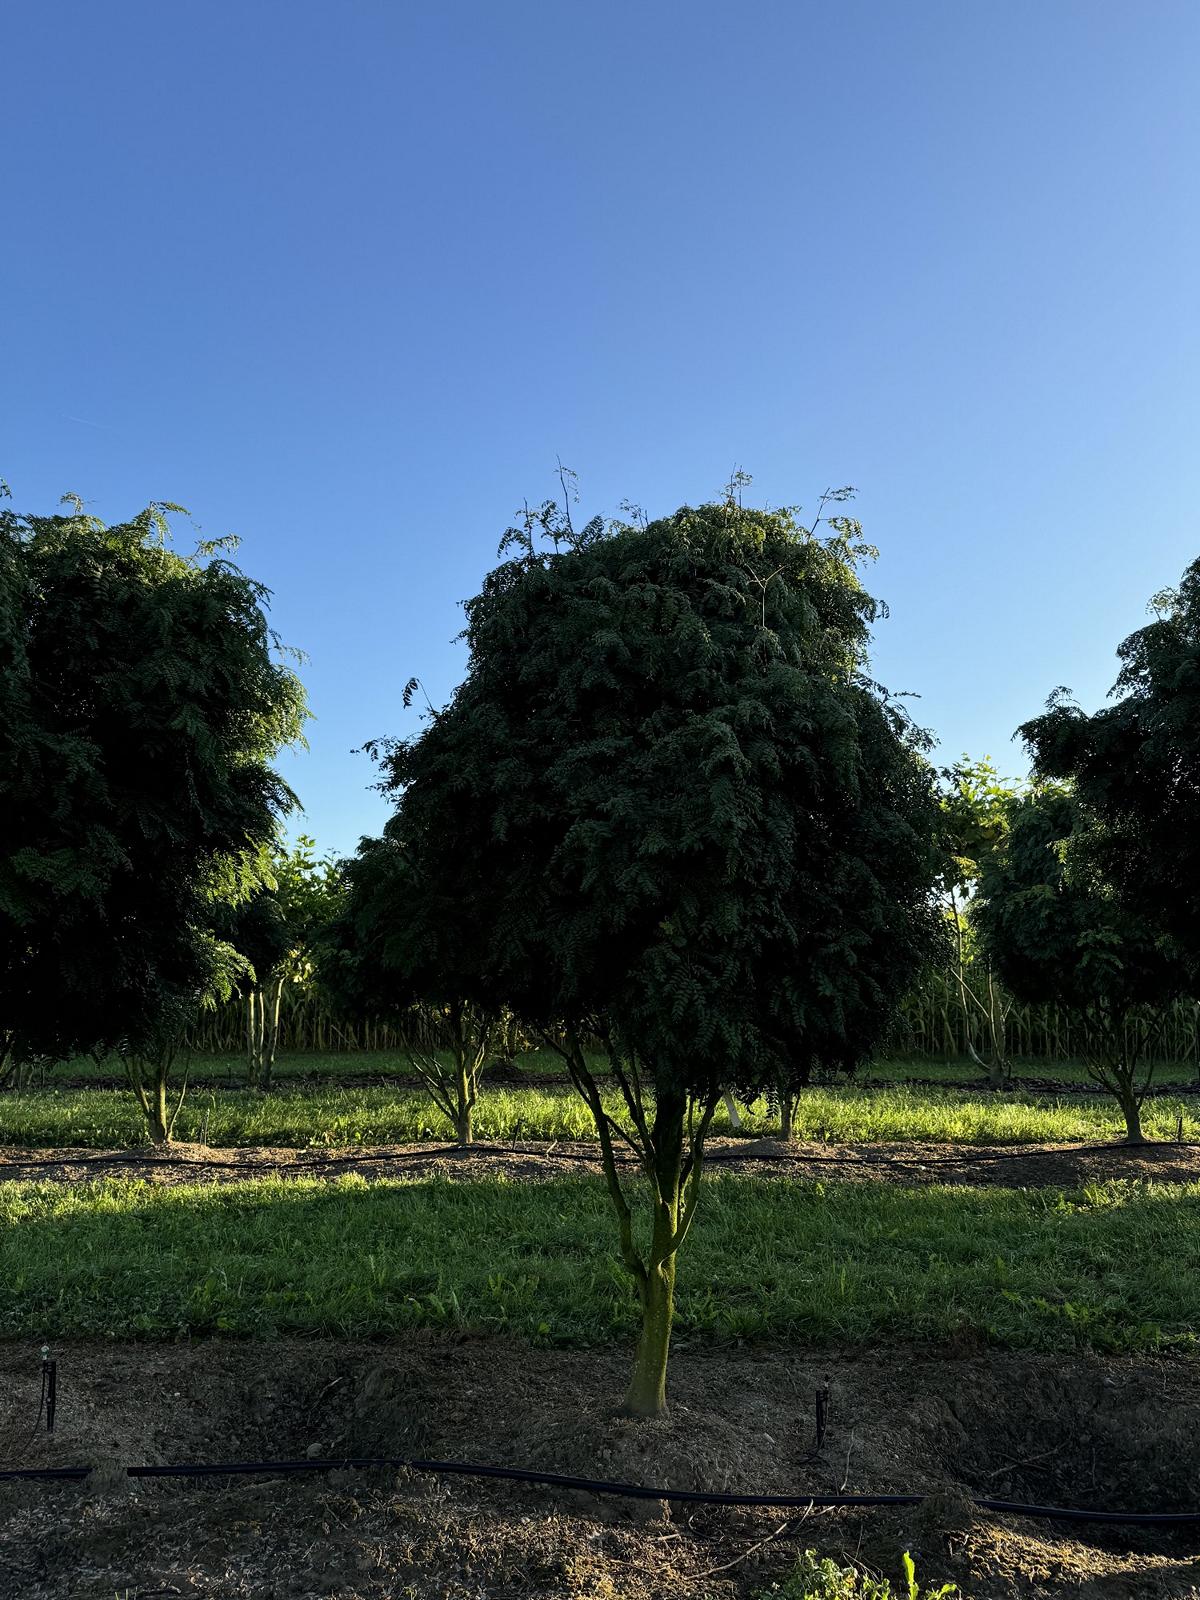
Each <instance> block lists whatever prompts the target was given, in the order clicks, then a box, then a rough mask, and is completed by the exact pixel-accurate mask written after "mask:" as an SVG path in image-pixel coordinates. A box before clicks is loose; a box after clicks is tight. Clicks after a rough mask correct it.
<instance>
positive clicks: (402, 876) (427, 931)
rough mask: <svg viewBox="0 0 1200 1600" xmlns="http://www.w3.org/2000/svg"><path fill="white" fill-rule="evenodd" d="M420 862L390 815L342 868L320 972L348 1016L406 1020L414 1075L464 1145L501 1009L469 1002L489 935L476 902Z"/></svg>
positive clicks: (469, 1136) (323, 943) (471, 1130)
mask: <svg viewBox="0 0 1200 1600" xmlns="http://www.w3.org/2000/svg"><path fill="white" fill-rule="evenodd" d="M417 856H418V852H417V851H416V850H415V849H414V848H412V844H411V842H410V841H409V840H406V839H404V838H402V837H400V836H399V830H398V829H397V827H396V826H395V822H394V819H393V821H392V822H389V824H388V825H387V827H386V828H385V830H384V835H383V837H382V838H381V839H364V840H363V841H362V842H361V844H360V845H359V848H358V853H357V855H356V856H354V857H353V858H352V859H351V860H349V861H345V862H343V863H342V865H341V869H340V872H341V882H342V899H341V903H340V907H339V909H338V911H337V913H336V914H335V915H334V916H333V917H332V918H331V919H330V920H329V922H328V923H327V924H326V927H325V930H324V934H323V937H322V941H321V949H320V953H319V956H318V973H319V978H320V982H321V984H322V987H323V988H324V990H325V992H326V993H327V994H328V995H329V996H330V998H331V999H332V1000H333V1001H334V1003H335V1004H336V1005H338V1006H339V1007H340V1008H341V1009H342V1010H343V1011H345V1012H346V1013H347V1014H349V1015H352V1016H360V1017H374V1018H385V1019H389V1020H393V1021H396V1022H398V1023H400V1025H401V1026H402V1028H403V1031H404V1037H405V1041H406V1043H405V1049H406V1053H407V1055H408V1059H409V1062H410V1064H411V1065H412V1067H413V1070H414V1071H415V1072H416V1074H417V1076H418V1077H419V1078H420V1080H421V1082H422V1084H423V1085H424V1087H425V1089H426V1092H427V1093H428V1095H429V1097H430V1099H431V1100H432V1101H433V1103H434V1105H435V1106H436V1107H437V1108H438V1110H439V1111H440V1112H441V1113H442V1114H443V1115H444V1116H445V1117H446V1119H447V1121H448V1122H449V1123H450V1125H451V1127H452V1128H453V1129H454V1134H455V1137H456V1138H457V1140H458V1142H459V1143H460V1144H464V1145H467V1144H470V1143H471V1142H472V1140H473V1138H474V1118H475V1105H476V1102H477V1101H478V1098H479V1079H480V1074H481V1072H482V1070H483V1067H484V1064H485V1062H486V1060H487V1055H488V1051H489V1049H490V1048H491V1044H492V1040H493V1037H495V1036H497V1034H498V1029H497V1021H498V1017H499V1008H498V1007H497V1006H495V1005H494V1004H492V1003H490V1002H485V1003H482V1004H481V1003H479V1002H478V1001H477V1000H476V1001H472V999H471V978H472V977H473V975H474V973H475V972H476V970H477V968H478V966H479V964H480V962H481V960H482V951H481V948H480V944H479V937H480V933H481V931H482V930H481V929H480V928H479V927H478V925H477V924H475V923H474V922H473V920H472V918H471V916H470V909H471V907H470V903H469V902H464V901H461V900H459V899H456V898H455V895H454V892H453V885H454V883H456V882H457V879H454V880H452V881H449V882H448V881H447V880H445V879H443V878H439V877H438V876H437V874H436V873H435V872H430V871H426V870H424V867H423V863H421V862H420V860H419V859H417ZM464 913H466V914H465V915H464Z"/></svg>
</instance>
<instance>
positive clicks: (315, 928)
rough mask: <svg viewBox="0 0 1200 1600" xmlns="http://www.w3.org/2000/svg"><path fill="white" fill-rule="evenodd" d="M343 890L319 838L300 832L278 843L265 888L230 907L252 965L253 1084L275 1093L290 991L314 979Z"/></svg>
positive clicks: (230, 929)
mask: <svg viewBox="0 0 1200 1600" xmlns="http://www.w3.org/2000/svg"><path fill="white" fill-rule="evenodd" d="M340 895H341V879H340V876H339V874H338V869H337V864H336V862H334V861H333V860H331V859H330V858H328V857H326V858H325V859H323V860H319V859H318V857H317V854H316V844H315V842H314V841H313V840H312V839H311V838H309V836H308V835H307V834H301V835H300V836H299V838H298V839H297V841H296V843H295V845H294V846H293V847H292V848H291V849H288V848H286V847H285V846H284V845H283V844H281V843H277V844H276V845H275V847H274V849H273V851H272V853H271V856H270V860H269V863H268V865H267V867H266V869H265V872H264V883H263V886H262V888H261V889H259V891H258V892H257V893H256V894H255V895H254V896H253V897H252V898H251V899H249V900H247V901H246V902H245V903H244V904H242V905H240V906H237V907H235V908H232V910H231V913H230V918H229V922H228V924H227V935H228V938H229V940H230V942H231V943H232V944H233V945H234V947H235V948H236V949H237V950H238V951H239V952H240V953H241V954H242V955H243V956H244V957H245V958H246V960H247V961H248V963H249V971H248V973H247V975H246V978H245V980H244V982H243V983H242V985H241V986H240V990H241V993H242V996H243V998H244V999H245V1002H246V1046H247V1051H246V1054H247V1075H248V1081H249V1084H250V1087H251V1088H252V1089H259V1090H261V1091H262V1092H263V1093H264V1094H269V1093H270V1090H271V1074H272V1071H273V1069H274V1066H275V1056H276V1052H277V1050H278V1046H279V1015H280V1010H281V1008H282V1004H283V992H284V989H285V988H286V987H287V985H288V984H289V983H296V984H303V983H307V982H308V980H309V979H310V977H311V976H312V972H313V964H314V959H315V949H316V945H317V941H318V940H319V937H320V935H321V931H322V930H323V928H324V927H325V926H326V924H327V923H328V922H329V921H330V920H331V919H332V918H333V916H334V915H335V914H336V911H337V908H338V903H339V899H340Z"/></svg>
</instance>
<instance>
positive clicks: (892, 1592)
mask: <svg viewBox="0 0 1200 1600" xmlns="http://www.w3.org/2000/svg"><path fill="white" fill-rule="evenodd" d="M901 1564H902V1566H903V1569H904V1588H903V1589H893V1588H892V1586H891V1583H890V1582H889V1581H888V1580H887V1579H886V1578H874V1577H872V1576H871V1575H870V1574H869V1573H865V1572H861V1571H859V1569H858V1568H857V1567H840V1566H838V1564H837V1562H836V1561H833V1560H832V1559H831V1558H830V1557H829V1556H820V1557H819V1556H818V1555H817V1552H816V1551H815V1550H806V1551H805V1552H804V1554H803V1555H802V1556H801V1557H800V1559H799V1561H798V1562H797V1563H796V1566H795V1568H794V1569H793V1570H792V1572H790V1573H789V1574H788V1576H787V1577H786V1578H785V1579H784V1581H783V1582H782V1583H777V1584H774V1585H773V1586H772V1587H771V1588H770V1589H768V1590H766V1591H765V1592H764V1594H763V1595H762V1596H761V1597H760V1600H770V1597H772V1596H778V1597H779V1600H964V1597H963V1595H962V1591H961V1590H960V1589H959V1588H958V1586H957V1584H953V1583H944V1584H942V1585H941V1587H940V1588H937V1589H923V1588H922V1587H921V1586H920V1584H919V1583H918V1582H917V1575H916V1568H915V1566H914V1564H913V1559H912V1556H911V1555H909V1553H908V1551H907V1550H906V1551H905V1552H904V1554H903V1556H902V1557H901Z"/></svg>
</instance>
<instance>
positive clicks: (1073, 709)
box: [1021, 561, 1200, 994]
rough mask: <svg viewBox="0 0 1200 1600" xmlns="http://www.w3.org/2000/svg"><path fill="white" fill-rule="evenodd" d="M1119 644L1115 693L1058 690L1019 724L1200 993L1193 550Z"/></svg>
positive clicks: (1198, 572)
mask: <svg viewBox="0 0 1200 1600" xmlns="http://www.w3.org/2000/svg"><path fill="white" fill-rule="evenodd" d="M1151 608H1152V609H1153V610H1154V611H1155V612H1156V617H1155V620H1154V621H1153V622H1151V623H1150V624H1148V626H1146V627H1144V628H1141V629H1139V630H1138V631H1137V632H1136V633H1133V634H1130V636H1129V637H1128V638H1127V639H1126V640H1125V641H1124V643H1123V644H1122V645H1121V646H1120V647H1119V649H1118V651H1117V654H1118V656H1119V658H1120V661H1121V669H1120V672H1119V674H1118V676H1117V681H1116V683H1115V685H1114V688H1113V695H1114V697H1115V699H1114V703H1113V704H1112V705H1109V706H1105V707H1104V708H1103V709H1101V710H1100V711H1097V712H1095V713H1094V714H1092V715H1088V714H1087V713H1086V712H1084V711H1082V710H1081V709H1080V708H1079V707H1078V706H1077V705H1075V704H1073V703H1072V702H1071V700H1070V698H1069V696H1068V694H1067V691H1066V690H1059V691H1058V692H1057V693H1056V694H1055V695H1054V696H1053V697H1052V698H1051V701H1050V705H1049V707H1048V709H1047V710H1046V712H1045V713H1044V714H1043V715H1042V716H1040V717H1035V718H1034V719H1033V720H1032V721H1030V722H1028V723H1026V724H1025V726H1024V727H1023V728H1022V729H1021V732H1022V734H1023V735H1024V737H1025V739H1026V740H1027V741H1028V743H1029V745H1030V748H1031V749H1032V751H1033V755H1034V760H1035V764H1036V768H1037V770H1038V772H1039V773H1041V774H1042V775H1043V776H1045V777H1048V778H1056V779H1066V780H1070V781H1071V782H1072V783H1073V784H1074V786H1075V789H1076V792H1077V793H1078V795H1079V798H1080V800H1081V801H1082V802H1084V803H1085V804H1086V805H1087V806H1088V807H1089V808H1090V810H1091V811H1092V812H1094V813H1095V815H1096V816H1097V817H1098V818H1100V819H1101V820H1102V822H1103V824H1104V828H1105V831H1106V855H1105V863H1104V870H1105V874H1106V877H1107V878H1108V880H1109V882H1110V883H1111V885H1112V888H1113V892H1114V893H1116V894H1117V895H1119V897H1120V899H1121V901H1122V903H1123V904H1124V905H1126V906H1128V907H1129V908H1130V909H1131V911H1134V912H1136V913H1137V914H1138V915H1140V916H1142V917H1144V918H1149V919H1151V920H1153V921H1154V922H1155V923H1157V924H1159V925H1160V926H1161V927H1162V928H1163V929H1164V930H1165V931H1167V932H1169V933H1170V934H1171V935H1172V936H1173V938H1174V939H1175V940H1176V941H1177V942H1178V944H1179V946H1180V947H1181V949H1182V950H1183V951H1184V952H1185V953H1186V955H1187V958H1188V961H1189V964H1190V967H1191V970H1192V978H1191V986H1192V993H1193V994H1197V993H1200V561H1197V562H1194V563H1193V564H1192V565H1191V566H1189V567H1188V569H1187V571H1186V572H1185V573H1184V575H1183V578H1182V581H1181V582H1180V585H1179V588H1178V589H1175V590H1166V591H1164V592H1163V593H1161V594H1158V595H1156V596H1154V598H1153V600H1152V601H1151Z"/></svg>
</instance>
